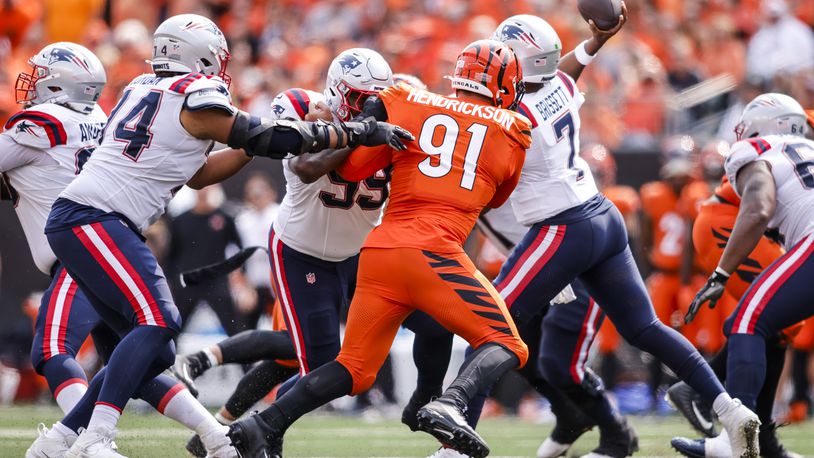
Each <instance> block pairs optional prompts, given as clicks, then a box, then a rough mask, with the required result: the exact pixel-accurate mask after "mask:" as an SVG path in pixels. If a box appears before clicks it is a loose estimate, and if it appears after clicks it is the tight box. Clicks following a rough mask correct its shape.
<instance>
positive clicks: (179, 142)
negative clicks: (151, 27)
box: [60, 73, 235, 231]
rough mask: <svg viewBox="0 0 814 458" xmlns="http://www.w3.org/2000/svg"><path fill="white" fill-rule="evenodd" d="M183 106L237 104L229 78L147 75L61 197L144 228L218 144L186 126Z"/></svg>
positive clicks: (129, 91)
mask: <svg viewBox="0 0 814 458" xmlns="http://www.w3.org/2000/svg"><path fill="white" fill-rule="evenodd" d="M184 108H185V109H187V110H190V111H196V110H204V109H213V108H214V109H221V110H224V111H226V112H227V113H230V114H232V113H233V112H234V110H235V108H234V107H233V106H232V104H231V101H230V97H229V90H228V89H227V87H226V84H225V83H224V82H223V81H221V80H220V79H219V78H217V77H207V76H204V75H202V74H200V73H190V74H186V75H182V76H174V77H166V78H162V77H158V76H155V75H153V74H147V75H141V76H139V77H137V78H136V79H134V80H133V81H131V82H130V84H128V85H127V87H125V89H124V94H122V97H121V99H119V103H118V104H117V105H116V107H115V108H113V111H112V112H111V113H110V119H109V122H108V124H107V127H106V128H105V131H104V137H103V138H102V143H101V145H100V146H99V148H98V149H97V150H96V152H95V153H94V155H93V159H92V160H90V161H88V164H87V167H85V169H84V170H83V172H82V174H81V175H79V176H78V177H77V179H76V180H74V181H73V183H71V185H70V186H68V188H67V189H65V191H64V192H63V193H62V194H61V195H60V197H64V198H66V199H70V200H72V201H74V202H76V203H79V204H83V205H87V206H90V207H95V208H98V209H100V210H103V211H106V212H114V211H115V212H118V213H121V214H123V215H124V216H126V217H127V218H128V219H129V220H130V221H131V222H133V224H135V225H136V227H138V228H139V229H140V230H142V231H143V230H144V229H146V228H147V227H148V226H149V225H150V224H152V223H153V222H154V221H155V220H156V219H158V217H159V216H161V215H162V214H163V213H164V209H165V207H166V205H167V203H168V202H169V201H170V199H172V196H173V195H174V193H175V192H176V191H177V190H178V189H180V188H181V186H183V185H184V184H185V183H186V182H187V181H189V179H190V178H192V176H193V175H195V173H196V172H197V171H198V170H199V169H200V168H201V167H202V166H203V165H204V163H205V162H206V157H207V154H208V153H209V151H210V150H211V149H212V146H213V142H212V141H211V140H200V139H197V138H195V137H193V136H192V135H190V134H189V133H188V132H187V131H186V130H185V129H184V126H182V125H181V121H180V113H181V110H182V109H184Z"/></svg>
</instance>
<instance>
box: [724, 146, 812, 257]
mask: <svg viewBox="0 0 814 458" xmlns="http://www.w3.org/2000/svg"><path fill="white" fill-rule="evenodd" d="M753 161H766V162H768V163H769V165H770V166H771V169H772V175H773V176H774V182H775V186H776V188H777V208H776V209H775V211H774V215H772V219H771V220H770V221H769V228H772V229H777V230H779V231H780V234H782V238H783V239H784V240H783V245H784V246H785V247H786V249H789V248H791V247H793V246H794V245H795V244H796V243H797V242H799V241H800V240H801V239H802V238H803V237H805V236H806V235H809V234H811V233H812V232H814V175H812V166H814V142H812V141H811V140H807V139H805V138H803V137H798V136H791V135H768V136H765V137H757V138H750V139H747V140H743V141H739V142H737V143H735V144H734V145H732V149H731V151H730V153H729V156H728V157H727V158H726V163H725V167H726V175H727V177H729V181H730V182H731V183H732V186H733V187H734V188H735V192H737V189H738V183H737V176H738V171H739V170H740V169H741V168H743V167H744V166H745V165H746V164H749V163H750V162H753Z"/></svg>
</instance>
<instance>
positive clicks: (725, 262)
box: [718, 161, 777, 274]
mask: <svg viewBox="0 0 814 458" xmlns="http://www.w3.org/2000/svg"><path fill="white" fill-rule="evenodd" d="M737 187H738V192H739V193H740V195H741V205H740V210H739V211H738V218H737V219H736V220H735V227H733V228H732V234H731V235H730V236H729V241H728V242H727V244H726V248H724V253H723V255H721V260H720V261H719V262H718V267H719V268H721V269H723V270H724V271H726V272H728V273H730V274H731V273H733V272H734V271H735V270H736V269H737V268H738V266H739V265H741V263H743V261H744V260H746V258H747V257H748V256H749V253H751V252H752V250H754V249H755V247H756V246H757V244H758V242H759V241H760V238H761V237H763V233H764V232H765V231H766V227H767V226H768V224H769V220H770V219H771V218H772V215H774V211H775V208H776V206H777V198H776V195H777V188H776V187H775V182H774V176H772V170H771V165H769V163H768V162H766V161H754V162H751V163H749V164H746V165H745V166H743V168H742V169H740V170H739V171H738V177H737Z"/></svg>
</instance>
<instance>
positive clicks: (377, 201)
mask: <svg viewBox="0 0 814 458" xmlns="http://www.w3.org/2000/svg"><path fill="white" fill-rule="evenodd" d="M322 98H323V97H322V94H319V93H317V92H314V91H306V90H304V89H297V88H294V89H288V90H286V91H283V92H281V93H280V94H278V95H277V96H276V97H275V98H274V101H273V102H272V105H271V116H270V118H271V119H298V120H303V119H304V118H305V115H306V114H308V112H309V109H310V108H311V107H312V106H313V105H314V104H316V103H317V102H320V101H321V100H322ZM282 162H283V174H284V175H285V180H286V184H285V190H286V193H285V197H284V198H283V202H282V203H281V204H280V210H279V212H278V213H277V218H276V219H275V220H274V233H275V235H276V236H278V237H279V238H280V239H281V240H282V241H283V243H285V244H286V245H287V246H289V247H291V248H293V249H295V250H297V251H299V252H300V253H305V254H307V255H310V256H314V257H316V258H319V259H322V260H325V261H330V262H339V261H342V260H345V259H347V258H349V257H351V256H355V255H357V254H359V250H360V249H361V248H362V242H364V240H365V237H367V235H368V234H369V233H370V231H371V230H372V229H373V228H374V227H375V226H376V225H377V224H379V221H380V220H381V211H382V206H384V203H385V201H386V200H387V196H388V181H389V180H390V176H389V171H378V172H376V174H375V175H374V176H372V177H368V178H367V179H365V180H362V181H359V182H355V181H347V180H344V179H343V178H342V177H340V176H339V175H338V174H337V173H336V172H330V173H328V174H326V175H323V176H322V177H320V178H319V179H317V180H316V181H315V182H313V183H305V182H303V181H302V180H301V179H300V178H299V177H298V176H297V175H296V174H295V173H294V172H292V171H291V168H290V162H291V159H283V161H282Z"/></svg>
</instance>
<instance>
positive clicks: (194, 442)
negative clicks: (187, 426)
mask: <svg viewBox="0 0 814 458" xmlns="http://www.w3.org/2000/svg"><path fill="white" fill-rule="evenodd" d="M187 451H188V452H189V453H190V454H191V455H192V456H195V457H197V458H206V455H207V451H206V447H204V444H203V442H201V436H199V435H197V434H195V435H194V436H192V437H190V438H189V440H188V441H187Z"/></svg>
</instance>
